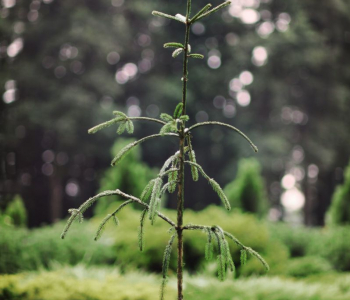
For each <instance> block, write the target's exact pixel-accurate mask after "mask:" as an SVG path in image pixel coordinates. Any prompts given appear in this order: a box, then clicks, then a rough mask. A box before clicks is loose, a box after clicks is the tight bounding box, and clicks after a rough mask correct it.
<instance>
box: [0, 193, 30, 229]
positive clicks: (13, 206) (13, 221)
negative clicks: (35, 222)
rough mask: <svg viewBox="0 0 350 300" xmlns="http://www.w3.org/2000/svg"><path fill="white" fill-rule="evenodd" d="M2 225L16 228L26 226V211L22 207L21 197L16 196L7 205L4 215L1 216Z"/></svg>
mask: <svg viewBox="0 0 350 300" xmlns="http://www.w3.org/2000/svg"><path fill="white" fill-rule="evenodd" d="M1 219H2V220H3V221H2V222H1V223H3V224H4V225H13V226H17V227H25V226H27V210H26V208H25V206H24V203H23V200H22V198H21V196H19V195H16V196H15V197H14V198H13V200H12V201H11V202H10V203H9V204H8V205H7V207H6V209H5V212H4V214H3V215H2V216H1Z"/></svg>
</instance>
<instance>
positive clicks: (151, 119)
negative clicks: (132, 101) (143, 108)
mask: <svg viewBox="0 0 350 300" xmlns="http://www.w3.org/2000/svg"><path fill="white" fill-rule="evenodd" d="M129 119H130V120H141V121H151V122H156V123H159V124H163V125H165V124H166V123H165V122H163V121H162V120H158V119H154V118H147V117H129Z"/></svg>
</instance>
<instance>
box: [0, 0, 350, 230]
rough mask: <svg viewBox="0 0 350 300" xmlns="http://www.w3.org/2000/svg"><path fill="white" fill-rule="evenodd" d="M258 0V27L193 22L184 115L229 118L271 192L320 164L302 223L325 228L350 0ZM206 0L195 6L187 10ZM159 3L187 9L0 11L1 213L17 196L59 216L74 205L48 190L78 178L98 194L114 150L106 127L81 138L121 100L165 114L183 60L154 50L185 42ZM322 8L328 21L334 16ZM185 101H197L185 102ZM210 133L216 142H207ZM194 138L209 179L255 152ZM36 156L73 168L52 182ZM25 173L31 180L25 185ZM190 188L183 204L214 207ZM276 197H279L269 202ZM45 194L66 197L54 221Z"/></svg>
mask: <svg viewBox="0 0 350 300" xmlns="http://www.w3.org/2000/svg"><path fill="white" fill-rule="evenodd" d="M49 2H50V3H49ZM9 3H12V2H9ZM256 3H258V4H257V6H258V7H254V8H250V9H254V10H256V14H257V16H259V17H260V20H257V22H256V23H254V24H244V22H242V20H241V19H240V18H238V17H234V16H233V15H232V10H231V14H230V12H228V10H226V11H223V12H222V13H220V14H219V15H217V17H215V18H212V19H208V20H206V21H205V22H204V21H203V23H202V24H201V26H200V28H201V30H199V31H196V32H193V38H192V42H191V46H192V49H193V51H195V52H199V53H202V54H204V55H205V60H203V61H202V62H201V63H197V64H191V72H192V74H193V77H192V78H193V79H194V80H191V82H190V86H189V107H188V114H189V116H190V122H191V123H192V122H193V123H194V122H195V120H196V118H198V119H200V116H204V117H205V118H206V116H207V115H210V116H208V117H209V118H210V120H217V121H229V122H230V123H231V124H232V125H234V126H237V127H238V128H240V129H241V130H243V131H244V132H245V133H247V135H249V136H250V137H251V138H252V140H253V141H254V142H255V143H256V144H257V145H258V147H259V150H260V151H259V154H258V159H259V161H260V162H261V163H262V165H263V170H264V178H265V180H266V184H267V185H268V186H270V185H271V184H272V183H273V182H276V181H279V180H280V178H281V176H282V175H283V174H284V173H285V172H286V171H287V172H288V171H289V170H286V169H285V166H286V165H287V166H292V167H294V166H297V167H300V168H301V169H303V171H305V170H306V169H307V168H308V166H309V165H310V164H315V165H317V166H318V168H319V171H320V172H319V176H318V181H317V183H315V184H314V185H316V188H317V191H318V192H317V195H316V196H317V198H318V201H319V203H321V205H320V206H319V211H317V218H314V217H313V218H310V219H312V220H315V221H312V222H313V223H314V224H322V222H323V213H324V210H325V209H326V206H327V204H328V203H329V197H330V195H331V194H332V192H333V187H334V185H335V184H336V183H338V182H339V179H337V180H336V181H334V180H332V178H334V170H335V168H336V167H339V166H344V165H345V164H346V163H347V160H348V149H349V147H350V135H349V130H346V128H349V127H350V123H349V122H350V119H349V118H348V115H349V113H350V106H349V103H348V99H349V95H350V90H349V84H348V82H349V78H350V75H349V72H348V68H347V67H346V66H348V65H349V63H350V61H349V60H350V58H349V55H348V53H349V45H350V42H349V35H348V32H347V31H344V28H349V27H350V18H349V14H348V13H347V12H348V11H349V7H350V3H349V1H347V0H337V1H326V0H322V1H319V0H308V1H294V0H274V1H260V2H256ZM202 4H203V3H201V1H194V3H193V10H197V9H199V8H200V7H201V5H202ZM33 7H34V8H33ZM156 8H157V9H159V10H162V11H165V12H167V13H170V14H176V13H183V11H181V9H182V8H183V3H181V1H167V0H153V1H150V2H149V1H148V2H145V1H144V0H134V1H113V2H111V1H110V0H103V1H91V0H82V1H78V2H76V1H46V2H45V3H42V2H41V5H39V4H35V5H33V6H32V7H31V6H30V5H28V2H27V1H24V0H18V1H16V4H15V5H14V6H12V7H10V8H6V9H3V10H2V13H1V25H2V26H1V27H0V35H1V37H2V39H1V45H2V46H1V47H3V48H2V49H3V50H2V52H1V55H0V63H1V68H0V94H1V95H4V94H5V93H6V89H5V86H12V85H13V84H14V85H15V87H14V89H15V95H16V99H15V101H13V102H11V103H5V102H4V101H0V148H1V149H0V150H1V151H0V156H1V158H0V159H1V164H2V165H4V166H5V167H6V168H4V170H3V169H2V170H1V173H0V176H1V180H4V181H5V180H6V182H7V183H6V185H4V186H3V189H4V190H5V194H6V197H5V196H3V195H2V194H1V195H0V197H1V198H0V201H1V202H0V205H1V206H2V207H4V206H5V205H6V204H7V202H8V201H9V199H10V198H11V196H12V195H14V194H16V193H18V192H19V190H21V194H22V195H23V197H24V200H25V201H26V203H35V205H32V206H28V207H29V208H30V214H29V222H30V225H31V226H39V225H40V224H41V223H42V222H51V221H53V220H55V219H56V218H57V217H59V216H60V215H61V216H62V214H63V212H66V209H67V208H68V207H70V203H71V200H72V199H71V197H70V196H69V195H65V194H64V192H63V193H62V199H58V200H57V199H55V197H54V196H55V195H54V193H53V191H54V190H56V189H58V188H61V189H62V187H63V191H64V186H65V185H66V183H67V182H68V181H69V180H75V181H76V182H77V183H78V184H79V187H80V193H79V194H78V195H77V196H76V197H77V198H76V199H77V200H78V201H80V202H82V201H83V200H84V199H86V198H87V197H89V196H90V195H91V194H93V193H94V192H95V191H96V189H97V188H98V187H97V183H98V176H96V174H99V173H100V172H101V171H102V170H103V169H104V168H105V167H106V165H107V164H108V161H109V155H108V153H107V152H106V149H109V147H111V145H112V144H113V139H114V132H113V130H106V131H105V132H103V133H99V134H96V135H93V136H88V135H87V132H86V131H87V129H88V128H90V127H92V126H94V125H96V124H98V123H101V122H103V121H106V120H108V119H109V118H110V117H111V111H112V110H114V109H122V110H123V109H124V110H125V111H126V110H128V108H129V107H130V106H131V105H136V106H139V109H140V112H141V114H142V115H144V116H155V117H157V116H158V115H159V113H160V112H168V113H169V112H171V111H172V109H173V107H174V105H175V104H176V103H178V101H179V99H180V98H181V91H180V90H179V87H180V86H181V81H180V78H181V75H179V74H180V73H181V62H180V60H173V59H172V58H171V55H169V53H167V51H164V49H163V48H162V45H163V44H164V43H165V42H168V41H170V40H174V41H181V39H182V31H183V27H182V26H181V24H177V23H176V22H172V21H171V22H170V23H168V22H164V21H161V20H160V19H159V18H157V17H153V16H152V15H151V14H150V12H151V11H152V10H153V9H156ZM243 9H245V7H242V11H243ZM234 11H236V10H235V9H234ZM238 11H239V10H238ZM330 15H331V16H334V17H333V18H332V22H330V21H329V16H330ZM28 16H32V17H33V16H34V17H35V16H36V17H37V19H35V20H34V19H29V18H28ZM136 20H137V21H136ZM281 25H282V27H281ZM170 26H171V30H172V31H171V32H172V33H171V34H170V36H169V28H170ZM264 28H265V31H266V28H270V31H271V32H270V34H266V35H261V32H262V31H263V29H264ZM259 32H260V34H259ZM170 38H171V39H170ZM18 39H19V40H18ZM14 41H17V43H18V42H19V41H21V42H20V43H19V44H23V48H21V51H20V52H18V53H17V55H15V56H14V57H9V56H8V54H7V49H8V46H9V45H11V44H13V42H14ZM15 44H16V43H15ZM15 44H14V45H15ZM14 45H13V46H14ZM13 46H12V47H13ZM256 47H263V49H265V50H266V54H267V60H266V64H263V65H257V64H254V57H253V56H254V51H255V50H256V49H257V48H256ZM258 49H260V50H261V49H262V48H258ZM263 53H265V52H263ZM211 56H212V57H214V58H215V57H217V58H219V59H220V61H221V65H220V66H219V68H218V69H211V68H210V67H209V66H208V61H207V60H208V58H209V57H211ZM128 64H129V66H130V64H132V65H133V66H137V74H136V76H135V77H133V78H130V80H128V81H127V82H125V83H118V82H116V80H115V76H116V73H117V72H121V74H123V72H122V71H123V68H124V67H125V66H126V65H128ZM325 70H326V71H325ZM242 71H249V72H251V74H252V75H253V79H254V80H253V82H252V83H251V84H249V85H243V86H242V87H241V89H242V90H246V91H247V92H249V94H250V96H251V102H250V104H249V106H248V107H247V106H241V105H239V104H238V103H237V94H238V92H237V91H235V90H234V89H231V88H230V87H231V86H232V85H230V82H231V80H233V79H238V78H239V77H240V75H241V73H242ZM33 74H35V80H33V79H34V77H33ZM124 75H125V74H124ZM13 81H14V82H13ZM6 83H8V84H7V85H6ZM7 95H9V93H7ZM194 95H196V96H194ZM218 96H219V98H216V97H218ZM220 97H222V98H220ZM195 98H196V99H200V101H196V105H193V101H194V99H195ZM215 98H216V99H219V100H220V101H221V102H220V101H219V102H220V103H221V104H220V103H219V104H220V105H216V106H214V102H213V100H214V99H215ZM130 99H131V100H132V101H130ZM165 99H166V101H164V100H165ZM128 100H129V102H128ZM215 103H216V102H215ZM216 104H218V103H216ZM125 106H127V107H125ZM33 107H35V109H33ZM226 107H227V108H228V109H227V110H226V109H225V108H226ZM198 112H201V113H200V114H199V115H198V116H197V113H198ZM209 112H210V114H209ZM136 126H137V127H138V128H136V130H135V132H137V134H136V135H137V137H141V136H144V135H146V134H148V133H150V132H156V131H158V130H159V126H158V125H157V124H154V125H146V126H143V124H142V123H139V124H136ZM335 132H336V133H337V134H334V133H335ZM208 136H210V140H211V142H213V143H214V144H213V145H212V146H210V147H208ZM194 139H195V141H194V143H193V146H194V149H195V150H197V149H198V151H196V154H197V161H198V162H200V164H201V165H203V168H204V170H206V171H207V172H208V174H210V176H211V177H214V178H217V180H218V182H219V183H226V182H230V181H231V180H232V178H233V176H232V174H233V173H234V170H235V168H236V165H237V159H239V158H241V157H245V156H247V155H250V153H251V152H250V149H249V148H248V146H247V145H246V144H245V143H242V142H241V141H240V140H239V139H238V137H236V136H235V135H234V134H229V133H228V132H227V131H226V129H223V128H213V129H208V130H204V129H202V130H199V129H198V131H197V132H196V135H195V136H194ZM5 145H6V147H5ZM173 146H174V144H172V143H171V142H169V144H167V146H166V149H165V148H163V147H161V146H160V145H158V144H157V143H151V144H145V145H143V148H144V150H145V152H144V158H145V160H146V161H147V162H149V163H150V165H157V163H158V162H160V161H162V160H163V159H164V158H166V157H167V156H168V154H169V153H172V151H173V150H174V149H173ZM296 146H297V147H301V148H299V149H302V152H303V154H304V155H303V157H304V159H303V160H302V161H299V160H297V159H295V158H294V156H293V151H294V150H295V147H296ZM203 149H205V151H204V150H203ZM45 150H51V151H53V153H54V154H55V156H56V157H57V155H58V154H61V156H62V155H63V156H64V157H67V159H68V160H69V162H66V163H65V164H60V163H58V161H57V160H55V161H53V162H52V166H53V168H54V173H53V174H52V175H51V176H46V175H44V174H42V173H41V172H40V171H39V172H37V171H35V170H41V169H42V165H43V160H42V153H43V152H44V151H45ZM9 153H12V154H14V155H15V158H16V166H15V165H11V164H9V163H8V162H7V155H8V154H9ZM209 153H210V155H211V159H210V160H209V159H208V154H209ZM157 166H158V165H157ZM92 171H94V172H92ZM23 173H26V176H25V177H24V178H27V179H28V178H30V182H29V180H27V181H26V180H24V181H22V179H21V178H22V177H21V176H22V175H23ZM86 175H88V176H86ZM304 180H305V179H304ZM16 183H19V184H16ZM307 185H308V183H307V182H305V185H304V184H303V185H302V186H305V188H307ZM198 186H199V188H196V189H193V191H191V190H189V189H188V195H189V198H190V199H192V201H191V203H188V204H189V205H190V207H192V208H197V207H198V208H201V207H203V206H206V205H207V204H209V203H210V202H211V200H210V197H206V196H207V195H210V193H211V190H210V189H211V188H210V187H209V186H207V185H206V184H204V183H203V182H199V183H198ZM22 190H23V191H22ZM22 192H23V193H22ZM56 196H57V194H56ZM279 196H280V195H279V194H278V192H277V194H276V195H273V197H274V199H273V200H274V201H277V200H278V199H279ZM54 201H57V202H60V203H59V204H62V211H59V212H57V215H53V216H50V214H48V213H47V212H48V210H49V207H50V204H51V202H54ZM306 201H308V199H306ZM38 206H40V207H42V212H41V211H38V210H37V209H36V208H37V207H38ZM308 213H310V214H312V213H315V212H308Z"/></svg>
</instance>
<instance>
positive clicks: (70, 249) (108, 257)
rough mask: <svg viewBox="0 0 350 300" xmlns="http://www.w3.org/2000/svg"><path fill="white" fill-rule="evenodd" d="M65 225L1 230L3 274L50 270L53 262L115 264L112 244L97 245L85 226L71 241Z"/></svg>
mask: <svg viewBox="0 0 350 300" xmlns="http://www.w3.org/2000/svg"><path fill="white" fill-rule="evenodd" d="M61 229H62V223H58V224H56V225H54V226H50V227H49V226H48V227H44V228H39V229H35V230H28V229H16V228H9V227H2V228H0V231H1V234H0V253H1V255H0V273H8V274H12V273H17V272H20V271H23V270H37V269H38V268H49V267H50V265H51V264H52V263H53V262H59V263H62V264H73V265H74V264H77V263H79V262H82V261H83V262H85V263H87V264H106V263H107V264H108V263H109V264H110V263H113V262H114V261H115V255H114V253H113V249H112V247H111V241H105V242H104V243H103V242H101V243H93V241H92V239H91V237H89V236H87V235H85V234H81V231H85V232H86V231H88V232H91V227H88V226H83V227H80V228H77V229H79V230H77V229H74V230H73V231H72V235H71V236H70V238H69V242H67V241H62V240H60V239H58V238H57V237H59V236H60V233H61Z"/></svg>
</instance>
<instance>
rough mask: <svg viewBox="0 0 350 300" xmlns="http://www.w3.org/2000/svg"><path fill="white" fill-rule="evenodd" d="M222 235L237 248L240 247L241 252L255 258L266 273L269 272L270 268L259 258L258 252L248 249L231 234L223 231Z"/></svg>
mask: <svg viewBox="0 0 350 300" xmlns="http://www.w3.org/2000/svg"><path fill="white" fill-rule="evenodd" d="M224 235H225V236H227V237H228V238H230V239H231V240H232V241H234V242H235V243H236V244H237V245H238V246H240V247H241V248H242V249H243V250H246V251H247V252H248V253H250V254H251V255H253V256H255V257H256V258H257V259H258V260H259V261H260V262H261V263H262V265H263V266H264V267H265V269H266V271H268V270H270V267H269V265H268V263H267V262H266V261H265V260H264V259H263V258H262V257H261V256H260V254H259V253H258V252H256V251H255V250H253V249H252V248H250V247H247V246H244V245H243V244H242V243H241V242H240V241H239V240H238V239H237V238H236V237H235V236H233V235H232V234H231V233H229V232H226V231H224Z"/></svg>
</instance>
